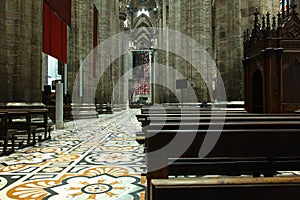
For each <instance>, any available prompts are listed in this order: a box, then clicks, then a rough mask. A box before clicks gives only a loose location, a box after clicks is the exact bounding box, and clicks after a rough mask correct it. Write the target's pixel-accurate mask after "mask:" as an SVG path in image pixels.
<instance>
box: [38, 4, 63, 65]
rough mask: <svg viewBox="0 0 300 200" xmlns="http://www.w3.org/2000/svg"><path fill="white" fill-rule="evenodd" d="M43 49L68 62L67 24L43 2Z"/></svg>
mask: <svg viewBox="0 0 300 200" xmlns="http://www.w3.org/2000/svg"><path fill="white" fill-rule="evenodd" d="M43 21H44V23H43V51H44V53H46V54H48V55H51V56H53V57H55V58H57V59H58V60H60V61H62V62H64V63H67V25H66V24H65V22H64V21H63V20H62V19H61V18H60V17H59V16H58V15H57V14H56V13H55V12H54V11H53V10H52V9H51V8H50V7H49V6H48V5H47V4H46V3H45V2H44V3H43Z"/></svg>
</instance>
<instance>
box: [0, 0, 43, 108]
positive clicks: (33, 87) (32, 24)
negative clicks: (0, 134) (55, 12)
mask: <svg viewBox="0 0 300 200" xmlns="http://www.w3.org/2000/svg"><path fill="white" fill-rule="evenodd" d="M42 5H43V4H42V2H41V1H35V0H29V1H22V0H2V1H1V2H0V14H1V19H0V25H1V29H0V35H1V38H2V39H1V41H0V51H1V54H0V63H1V66H2V67H1V68H0V85H1V86H0V93H1V94H5V95H1V96H0V102H27V103H32V102H41V101H42V92H41V91H42V89H41V68H42V53H41V52H42V38H43V34H42V33H43V27H42V25H43V15H42V13H43V6H42Z"/></svg>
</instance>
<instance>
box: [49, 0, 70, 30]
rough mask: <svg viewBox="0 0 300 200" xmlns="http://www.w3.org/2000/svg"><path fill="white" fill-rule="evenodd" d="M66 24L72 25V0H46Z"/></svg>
mask: <svg viewBox="0 0 300 200" xmlns="http://www.w3.org/2000/svg"><path fill="white" fill-rule="evenodd" d="M44 2H46V3H47V5H48V6H49V7H50V8H51V9H52V10H54V11H55V12H56V13H57V14H58V15H59V16H60V18H62V19H63V20H64V21H65V22H66V24H68V25H69V26H71V0H44Z"/></svg>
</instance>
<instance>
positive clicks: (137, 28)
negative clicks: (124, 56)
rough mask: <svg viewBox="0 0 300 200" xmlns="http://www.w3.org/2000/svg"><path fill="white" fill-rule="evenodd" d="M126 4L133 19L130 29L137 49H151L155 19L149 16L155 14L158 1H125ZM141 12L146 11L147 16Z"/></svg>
mask: <svg viewBox="0 0 300 200" xmlns="http://www.w3.org/2000/svg"><path fill="white" fill-rule="evenodd" d="M126 4H127V5H128V6H129V9H130V11H131V12H132V13H133V16H134V17H135V18H134V19H133V27H132V28H133V29H134V32H133V34H134V38H135V41H136V45H137V48H151V47H152V42H153V38H154V34H155V33H154V31H153V30H154V29H153V26H154V25H153V21H155V19H152V18H151V16H153V13H155V12H157V10H156V9H157V6H158V0H127V1H126ZM142 10H144V11H145V12H147V11H148V12H149V15H147V13H145V12H144V13H141V11H142ZM138 13H139V14H138ZM140 13H141V14H140Z"/></svg>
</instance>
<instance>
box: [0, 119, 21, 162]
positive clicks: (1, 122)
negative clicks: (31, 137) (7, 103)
mask: <svg viewBox="0 0 300 200" xmlns="http://www.w3.org/2000/svg"><path fill="white" fill-rule="evenodd" d="M16 131H17V130H15V129H8V126H7V114H6V113H0V139H1V140H2V141H3V148H2V153H1V154H0V155H1V156H2V155H8V154H9V153H13V152H14V151H15V135H16ZM9 140H10V141H11V149H10V150H7V148H8V143H9Z"/></svg>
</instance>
